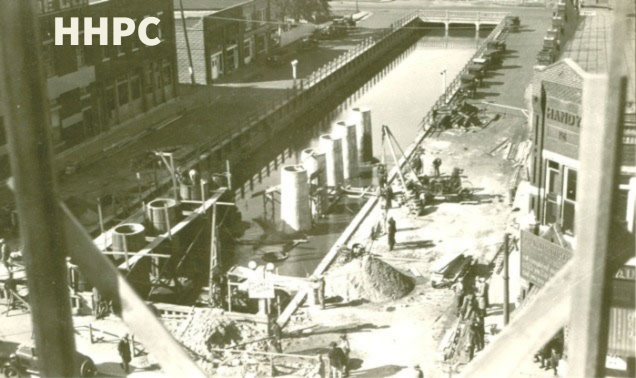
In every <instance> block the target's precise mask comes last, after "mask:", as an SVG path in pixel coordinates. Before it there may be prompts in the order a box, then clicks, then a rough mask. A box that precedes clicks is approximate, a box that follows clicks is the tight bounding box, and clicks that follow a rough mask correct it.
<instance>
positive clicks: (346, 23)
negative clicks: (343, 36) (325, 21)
mask: <svg viewBox="0 0 636 378" xmlns="http://www.w3.org/2000/svg"><path fill="white" fill-rule="evenodd" d="M332 24H333V25H334V26H339V27H345V28H347V29H353V28H355V27H356V22H355V20H354V19H353V17H340V18H336V19H334V20H333V23H332Z"/></svg>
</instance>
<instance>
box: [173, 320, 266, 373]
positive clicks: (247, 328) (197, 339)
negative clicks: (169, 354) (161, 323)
mask: <svg viewBox="0 0 636 378" xmlns="http://www.w3.org/2000/svg"><path fill="white" fill-rule="evenodd" d="M174 336H175V337H176V338H177V340H179V341H180V342H181V344H183V345H184V346H185V347H186V348H187V350H188V352H189V353H190V355H191V357H192V358H193V359H194V360H196V361H197V364H198V365H199V366H200V367H201V368H202V369H203V371H204V372H205V373H206V374H210V375H211V374H213V373H215V372H216V369H215V366H216V367H218V366H219V365H230V366H231V367H235V368H236V367H240V366H241V365H243V364H244V363H245V362H246V361H244V359H249V358H250V356H249V355H247V354H239V353H231V352H213V351H210V349H211V348H217V349H227V348H231V347H234V346H236V345H241V344H245V345H241V347H239V348H237V349H241V350H247V351H266V350H267V349H268V343H267V341H264V340H263V341H257V342H253V343H249V344H246V343H248V342H249V341H255V340H261V339H264V338H266V337H267V331H266V330H265V329H257V328H256V327H255V326H253V325H251V324H247V323H242V322H234V321H232V320H230V319H227V318H226V317H224V316H223V313H222V311H220V310H213V309H207V308H194V309H193V311H192V313H191V315H190V316H189V317H188V319H187V320H185V321H183V322H182V323H181V324H180V326H179V327H178V328H177V330H176V331H175V332H174ZM240 370H241V369H240V368H239V369H238V371H237V372H236V373H237V374H238V375H237V376H242V374H241V373H240ZM226 375H227V376H234V374H230V372H229V371H226Z"/></svg>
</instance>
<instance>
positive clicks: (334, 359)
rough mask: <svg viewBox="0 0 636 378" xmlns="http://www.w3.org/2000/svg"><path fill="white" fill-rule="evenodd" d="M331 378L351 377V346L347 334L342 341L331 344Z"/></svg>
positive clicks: (341, 338)
mask: <svg viewBox="0 0 636 378" xmlns="http://www.w3.org/2000/svg"><path fill="white" fill-rule="evenodd" d="M329 346H331V349H330V350H329V354H328V356H329V378H342V377H346V376H348V375H349V354H350V353H351V346H350V345H349V339H348V338H347V334H342V335H341V336H340V340H339V341H338V342H337V343H336V342H335V341H333V342H331V343H330V344H329Z"/></svg>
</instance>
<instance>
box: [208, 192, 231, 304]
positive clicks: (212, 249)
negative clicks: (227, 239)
mask: <svg viewBox="0 0 636 378" xmlns="http://www.w3.org/2000/svg"><path fill="white" fill-rule="evenodd" d="M216 254H217V250H216V203H215V204H214V205H212V219H211V220H210V276H209V279H208V285H209V290H208V295H209V297H208V300H209V301H210V304H212V303H213V298H212V290H213V288H214V267H215V266H216V263H217V256H216ZM228 282H229V281H228Z"/></svg>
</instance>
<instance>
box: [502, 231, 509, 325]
mask: <svg viewBox="0 0 636 378" xmlns="http://www.w3.org/2000/svg"><path fill="white" fill-rule="evenodd" d="M509 238H510V235H509V234H508V233H506V234H505V235H504V245H503V284H504V290H503V321H504V326H506V325H508V323H510V307H509V306H510V292H509V290H510V286H509V285H510V282H509V281H510V277H509V275H508V252H509V251H508V249H509Z"/></svg>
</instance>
